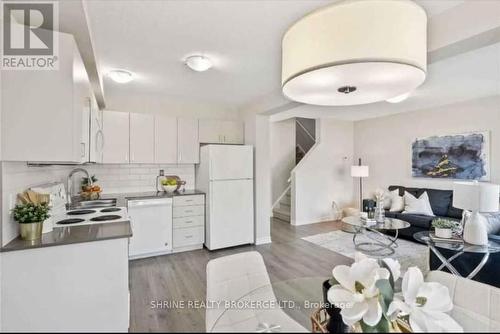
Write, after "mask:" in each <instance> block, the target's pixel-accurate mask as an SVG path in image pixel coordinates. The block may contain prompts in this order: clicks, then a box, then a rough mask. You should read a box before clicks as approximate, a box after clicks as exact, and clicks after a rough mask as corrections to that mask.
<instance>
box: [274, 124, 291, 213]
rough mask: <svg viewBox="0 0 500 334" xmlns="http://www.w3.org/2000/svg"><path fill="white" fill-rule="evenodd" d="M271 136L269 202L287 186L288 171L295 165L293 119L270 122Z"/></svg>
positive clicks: (276, 197)
mask: <svg viewBox="0 0 500 334" xmlns="http://www.w3.org/2000/svg"><path fill="white" fill-rule="evenodd" d="M270 132H271V133H270V136H271V137H270V138H271V154H270V159H271V188H272V195H271V204H272V203H274V202H276V200H277V199H278V198H279V196H280V195H281V194H282V193H283V191H285V189H286V188H287V187H288V179H289V178H290V172H291V171H292V169H293V168H294V167H295V120H294V119H288V120H285V121H281V122H272V123H271V125H270Z"/></svg>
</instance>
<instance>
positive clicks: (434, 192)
mask: <svg viewBox="0 0 500 334" xmlns="http://www.w3.org/2000/svg"><path fill="white" fill-rule="evenodd" d="M396 189H398V190H399V195H400V196H403V195H404V193H405V191H407V192H409V193H410V194H412V195H413V196H415V197H417V198H418V197H420V195H422V194H423V193H424V192H427V195H429V202H430V204H431V207H432V212H434V215H435V217H432V216H425V215H416V214H411V213H402V212H389V211H386V213H385V214H386V217H390V218H397V219H401V220H404V221H406V222H408V223H410V224H411V226H410V227H409V228H405V229H402V230H400V231H399V236H400V237H401V238H404V239H408V240H414V239H413V235H414V234H415V233H417V232H420V231H429V230H430V228H431V224H432V221H433V220H434V219H436V218H438V217H442V218H447V219H451V220H456V221H459V220H460V219H462V210H460V209H457V208H455V207H453V191H452V190H439V189H429V188H407V187H403V186H389V191H393V190H396Z"/></svg>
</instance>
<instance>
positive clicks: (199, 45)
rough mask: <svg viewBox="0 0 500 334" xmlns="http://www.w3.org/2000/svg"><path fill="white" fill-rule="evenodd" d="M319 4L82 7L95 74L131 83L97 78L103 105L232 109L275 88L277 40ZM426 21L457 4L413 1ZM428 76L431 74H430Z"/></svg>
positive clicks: (228, 1) (111, 3)
mask: <svg viewBox="0 0 500 334" xmlns="http://www.w3.org/2000/svg"><path fill="white" fill-rule="evenodd" d="M332 2H334V1H327V0H286V1H284V0H252V1H246V0H239V1H233V0H225V1H224V0H210V1H206V0H199V1H190V0H184V1H132V0H130V1H115V0H89V1H88V2H87V7H88V16H89V20H90V28H91V30H92V36H93V39H94V44H95V48H96V54H97V57H98V60H99V63H100V66H101V71H102V72H103V73H105V72H107V71H108V70H109V69H112V68H124V69H128V70H130V71H132V72H134V73H135V74H136V80H135V81H133V82H132V83H129V84H127V85H118V84H116V83H114V82H111V81H110V80H109V79H105V81H104V90H105V94H106V96H107V98H106V104H107V106H108V107H109V108H111V109H113V105H117V104H118V102H119V101H116V100H115V99H119V98H120V96H124V95H126V96H133V95H137V96H145V95H147V96H154V95H161V96H162V98H165V97H166V96H171V97H172V99H175V100H176V101H179V100H185V101H190V102H192V101H196V102H197V103H207V104H216V105H221V106H225V107H227V108H240V107H242V106H244V105H248V104H250V103H252V102H254V101H256V100H258V99H259V98H261V97H262V96H266V95H268V94H270V93H272V92H276V94H278V92H279V91H280V76H281V73H280V72H281V37H282V36H283V34H284V32H285V31H286V29H287V28H288V27H289V26H290V25H291V24H292V23H293V22H294V21H296V20H297V19H299V18H300V17H302V16H303V15H305V14H306V13H308V12H310V11H312V10H314V9H316V8H318V7H321V6H324V5H326V4H329V3H332ZM416 2H418V3H420V4H421V5H422V6H423V7H424V8H425V9H426V10H427V12H428V15H429V16H433V15H437V14H440V13H442V12H443V11H446V10H448V9H450V8H452V7H454V6H456V5H459V4H460V3H462V2H463V0H419V1H416ZM193 53H201V54H205V55H207V56H209V57H210V58H211V59H212V60H213V61H214V63H215V64H214V68H213V69H211V70H210V71H207V72H204V73H195V72H192V71H190V70H189V69H187V68H186V67H185V66H184V65H183V63H182V60H183V59H184V58H185V57H186V56H188V55H190V54H193ZM431 79H432V77H431Z"/></svg>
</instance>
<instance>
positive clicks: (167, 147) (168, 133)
mask: <svg viewBox="0 0 500 334" xmlns="http://www.w3.org/2000/svg"><path fill="white" fill-rule="evenodd" d="M155 162H156V163H161V164H176V163H177V119H176V118H174V117H168V116H163V115H156V116H155Z"/></svg>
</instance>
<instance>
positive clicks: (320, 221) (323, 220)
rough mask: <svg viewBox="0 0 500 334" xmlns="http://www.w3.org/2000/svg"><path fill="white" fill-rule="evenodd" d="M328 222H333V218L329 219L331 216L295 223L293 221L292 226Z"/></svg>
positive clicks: (295, 221)
mask: <svg viewBox="0 0 500 334" xmlns="http://www.w3.org/2000/svg"><path fill="white" fill-rule="evenodd" d="M328 221H332V217H329V216H328V217H320V218H316V219H309V220H306V221H297V220H294V221H292V225H294V226H298V225H309V224H316V223H323V222H328Z"/></svg>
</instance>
